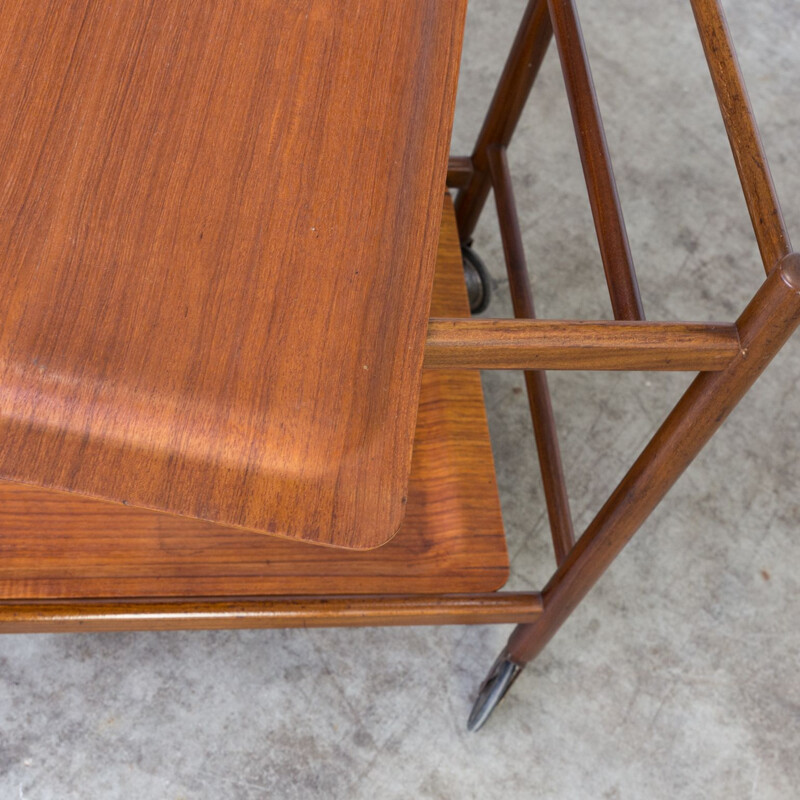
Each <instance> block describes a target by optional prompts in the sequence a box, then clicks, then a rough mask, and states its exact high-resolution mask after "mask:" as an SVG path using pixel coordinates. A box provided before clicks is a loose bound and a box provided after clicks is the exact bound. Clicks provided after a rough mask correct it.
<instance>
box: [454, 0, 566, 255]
mask: <svg viewBox="0 0 800 800" xmlns="http://www.w3.org/2000/svg"><path fill="white" fill-rule="evenodd" d="M552 36H553V29H552V27H551V25H550V14H549V12H548V10H547V0H530V1H529V3H528V6H527V9H526V10H525V16H524V17H523V18H522V22H521V23H520V27H519V31H518V32H517V38H516V39H515V40H514V44H513V46H512V48H511V52H510V53H509V55H508V60H507V61H506V65H505V68H504V69H503V74H502V75H501V77H500V81H499V83H498V84H497V89H496V91H495V93H494V97H493V98H492V103H491V105H490V107H489V112H488V113H487V115H486V120H485V121H484V123H483V128H482V129H481V132H480V134H479V136H478V141H477V143H476V144H475V150H474V151H473V154H472V170H473V172H472V174H471V176H470V179H469V181H468V182H467V184H466V185H465V186H464V188H463V189H462V190H461V191H460V192H459V193H458V197H457V198H456V218H457V220H458V231H459V234H460V236H461V241H462V243H466V242H469V241H470V239H471V237H472V233H473V231H474V230H475V226H476V225H477V224H478V219H479V218H480V215H481V211H483V206H484V204H485V203H486V198H487V197H488V196H489V190H490V189H491V183H492V181H491V176H490V175H489V148H490V147H492V146H493V145H500V146H502V147H506V146H507V145H508V144H509V142H510V141H511V137H512V136H513V134H514V130H515V129H516V127H517V123H518V122H519V118H520V116H521V115H522V111H523V109H524V108H525V103H526V101H527V99H528V95H529V94H530V91H531V89H532V88H533V82H534V81H535V80H536V76H537V75H538V74H539V67H540V66H541V65H542V61H543V60H544V56H545V53H546V52H547V46H548V45H549V44H550V39H551V38H552Z"/></svg>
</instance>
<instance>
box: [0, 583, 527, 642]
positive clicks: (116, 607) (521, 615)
mask: <svg viewBox="0 0 800 800" xmlns="http://www.w3.org/2000/svg"><path fill="white" fill-rule="evenodd" d="M541 611H542V601H541V595H540V594H539V593H538V592H490V593H484V594H455V595H380V596H376V595H352V596H349V597H263V598H241V599H231V598H225V599H196V600H127V599H126V600H82V601H68V600H47V601H33V600H31V601H4V602H0V633H75V632H81V631H142V630H193V629H197V630H219V629H223V628H224V629H230V628H326V627H359V626H372V625H381V626H383V625H472V624H484V623H501V622H532V621H533V620H535V619H536V617H537V616H538V615H539V614H540V613H541Z"/></svg>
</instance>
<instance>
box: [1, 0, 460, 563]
mask: <svg viewBox="0 0 800 800" xmlns="http://www.w3.org/2000/svg"><path fill="white" fill-rule="evenodd" d="M464 12H465V0H448V2H446V3H442V2H440V0H403V2H400V1H399V0H388V2H387V0H289V2H287V0H258V2H256V0H230V2H224V3H221V2H217V1H216V0H197V1H196V2H193V3H179V2H171V1H170V2H152V0H149V1H148V0H130V1H129V2H125V3H101V2H90V1H89V0H75V1H74V2H69V3H55V4H49V3H31V2H25V1H24V0H4V2H2V3H0V280H2V286H3V291H2V292H0V320H2V322H0V397H1V402H0V477H3V478H6V479H10V480H15V481H22V482H25V483H28V484H35V485H39V486H43V487H49V488H56V489H60V490H66V491H71V492H77V493H81V494H86V495H91V496H94V497H100V498H105V499H109V500H113V501H118V502H123V503H126V504H128V505H133V506H139V507H144V508H153V509H159V510H165V511H168V512H171V513H174V514H180V515H185V516H189V517H193V518H199V519H204V520H210V521H214V522H219V523H225V524H227V525H235V526H242V527H244V528H248V529H253V530H257V531H261V532H268V533H273V534H276V535H281V536H286V537H291V538H295V539H303V540H309V541H316V542H321V543H325V544H329V545H335V546H345V547H349V548H356V549H365V548H371V547H376V546H378V545H381V544H383V543H384V542H386V541H387V540H388V539H390V538H391V536H392V535H393V534H394V533H395V531H396V530H397V528H398V526H399V524H400V522H401V519H402V515H403V510H404V506H405V501H406V485H407V481H408V474H409V466H410V460H411V444H412V440H413V432H414V420H415V414H416V409H417V400H418V391H419V382H420V372H421V367H422V356H423V346H424V341H425V330H426V324H427V318H428V308H429V303H430V293H431V284H432V279H433V269H434V261H435V252H436V242H437V236H438V227H439V206H440V203H441V191H442V190H443V188H444V182H445V174H446V166H447V153H448V145H449V134H450V127H451V122H452V114H453V106H454V96H455V87H456V74H457V67H458V60H459V55H460V44H461V35H462V29H463V17H464Z"/></svg>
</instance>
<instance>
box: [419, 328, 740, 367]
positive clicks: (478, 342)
mask: <svg viewBox="0 0 800 800" xmlns="http://www.w3.org/2000/svg"><path fill="white" fill-rule="evenodd" d="M740 354H741V349H740V345H739V335H738V333H737V330H736V326H735V325H731V324H715V323H691V322H605V321H601V322H588V321H582V320H581V321H577V320H568V321H565V320H549V319H547V320H544V319H537V320H522V319H431V320H430V321H429V323H428V341H427V344H426V346H425V362H424V366H425V368H426V369H574V370H657V371H682V370H686V371H691V372H695V371H716V370H722V369H725V368H726V367H727V366H728V365H729V364H730V363H731V361H732V359H734V358H736V357H737V356H739V355H740Z"/></svg>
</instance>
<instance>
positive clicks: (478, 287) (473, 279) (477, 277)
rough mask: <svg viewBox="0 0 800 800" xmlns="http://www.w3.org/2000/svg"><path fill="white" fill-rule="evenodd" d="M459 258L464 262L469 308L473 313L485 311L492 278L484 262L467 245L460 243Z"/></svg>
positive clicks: (490, 293) (487, 305)
mask: <svg viewBox="0 0 800 800" xmlns="http://www.w3.org/2000/svg"><path fill="white" fill-rule="evenodd" d="M461 259H462V261H463V263H464V281H465V283H466V284H467V295H468V296H469V310H470V312H471V313H473V314H480V313H481V312H482V311H486V309H487V308H488V307H489V301H490V300H491V299H492V278H491V276H490V275H489V270H488V269H486V264H484V263H483V261H482V260H481V258H480V256H479V255H478V254H477V253H476V252H475V251H474V250H473V249H472V248H471V247H470V246H469V245H466V244H464V245H461Z"/></svg>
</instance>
